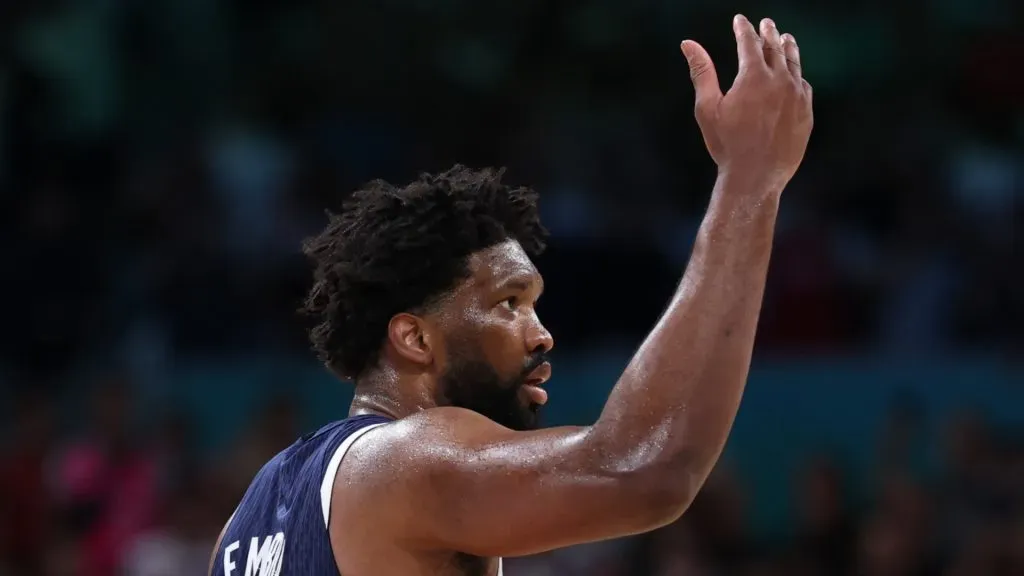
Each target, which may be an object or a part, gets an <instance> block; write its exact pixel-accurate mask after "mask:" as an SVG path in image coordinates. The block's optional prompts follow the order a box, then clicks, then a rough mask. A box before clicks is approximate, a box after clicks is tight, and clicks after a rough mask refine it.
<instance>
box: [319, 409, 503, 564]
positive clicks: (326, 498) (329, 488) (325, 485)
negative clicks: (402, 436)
mask: <svg viewBox="0 0 1024 576" xmlns="http://www.w3.org/2000/svg"><path fill="white" fill-rule="evenodd" d="M384 424H387V422H379V423H377V424H370V425H369V426H367V427H365V428H360V429H359V430H356V431H355V432H353V433H352V434H350V435H349V437H348V438H345V441H344V442H342V443H341V444H340V445H339V446H338V449H337V450H335V451H334V454H333V455H332V456H331V460H330V461H329V462H328V464H327V471H326V472H325V473H324V479H323V482H321V483H320V509H321V510H322V511H323V515H324V526H326V527H327V528H330V526H331V523H330V520H331V494H332V493H333V492H334V478H335V477H336V476H337V475H338V468H339V467H340V466H341V460H342V458H344V457H345V454H346V453H347V452H348V451H349V448H351V447H352V445H353V444H355V442H356V440H359V439H360V438H361V437H362V436H363V434H366V433H367V432H369V431H370V430H373V429H374V428H377V427H379V426H383V425H384ZM499 576H500V573H499Z"/></svg>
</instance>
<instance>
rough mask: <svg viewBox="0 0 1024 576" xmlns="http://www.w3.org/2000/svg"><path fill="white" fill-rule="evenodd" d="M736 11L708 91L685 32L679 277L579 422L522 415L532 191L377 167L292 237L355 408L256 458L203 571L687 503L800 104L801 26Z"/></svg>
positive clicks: (575, 523) (435, 546)
mask: <svg viewBox="0 0 1024 576" xmlns="http://www.w3.org/2000/svg"><path fill="white" fill-rule="evenodd" d="M733 28H734V31H735V35H736V42H737V45H738V52H739V61H740V62H739V64H740V65H739V73H738V76H737V78H736V81H735V82H734V84H733V85H732V87H731V88H730V89H729V91H728V92H727V93H726V94H724V95H723V94H722V93H721V91H720V89H719V82H718V78H717V76H716V73H715V68H714V66H713V65H712V62H711V59H710V58H709V56H708V54H707V52H706V51H705V50H704V49H703V48H702V47H701V46H699V45H698V44H696V43H695V42H692V41H686V42H683V44H682V51H683V53H684V54H685V56H686V58H687V60H688V62H689V66H690V72H691V76H692V78H693V82H694V86H695V88H696V94H697V95H696V116H697V121H698V123H699V125H700V128H701V131H702V132H703V136H704V140H705V143H706V144H707V147H708V150H709V151H710V153H711V156H712V158H713V159H714V161H715V162H716V163H717V165H718V179H717V182H716V184H715V188H714V191H713V192H712V194H711V201H710V206H709V208H708V211H707V214H706V216H705V218H704V222H703V225H702V227H701V229H700V232H699V234H698V236H697V240H696V245H695V247H694V251H693V256H692V258H691V261H690V264H689V267H688V269H687V271H686V274H685V275H684V276H683V278H682V282H681V283H680V286H679V289H678V290H677V292H676V294H675V295H674V296H673V297H672V299H671V301H670V302H669V305H668V307H667V310H666V311H665V313H664V315H663V316H662V318H661V319H660V320H659V321H658V322H657V324H656V325H655V327H654V329H653V330H652V331H651V333H650V335H649V336H648V337H647V338H646V340H645V341H644V342H643V344H642V345H641V346H640V349H639V350H638V351H637V353H636V355H635V356H634V358H633V360H632V361H631V362H630V364H629V366H628V367H627V368H626V370H625V372H624V373H623V374H622V376H621V378H620V379H619V381H618V383H617V384H616V386H615V388H614V390H613V391H612V393H611V397H610V398H609V399H608V402H607V404H606V406H605V408H604V411H603V412H602V414H601V416H600V418H599V419H598V420H597V422H596V423H595V424H594V425H593V426H587V427H562V428H551V429H545V430H534V429H533V428H534V425H535V423H536V415H537V409H538V407H540V406H542V405H543V404H544V403H545V402H546V401H547V399H548V392H547V391H546V390H545V388H544V387H543V385H544V383H545V382H546V381H547V380H548V377H549V376H550V375H551V366H550V364H548V362H547V361H546V357H547V353H548V352H549V351H550V350H551V347H552V344H553V343H552V339H551V335H550V334H548V332H547V330H546V329H545V328H544V327H543V326H542V325H541V323H540V320H539V319H538V318H537V315H536V313H535V311H534V305H535V304H536V302H537V300H538V298H540V297H541V293H542V292H543V290H544V282H543V280H542V278H541V276H540V274H538V272H537V270H536V269H535V268H534V265H533V263H532V262H531V257H532V256H534V255H536V254H537V253H538V252H540V251H541V250H542V248H543V239H544V230H543V228H542V227H541V225H540V222H539V220H538V216H537V208H536V204H535V202H536V196H535V194H534V193H533V192H532V191H530V190H527V189H523V188H509V187H507V186H505V185H504V184H502V183H501V181H500V178H501V172H500V171H492V170H484V171H481V172H475V171H471V170H467V169H465V168H461V167H456V168H454V169H452V170H450V171H448V172H445V173H442V174H439V175H425V176H423V177H421V178H420V179H419V180H417V181H416V182H413V183H412V184H410V185H408V186H406V187H404V188H396V187H393V186H390V185H388V184H387V183H384V182H377V183H374V184H372V185H371V186H369V187H368V188H367V189H365V190H361V191H359V192H356V193H355V195H354V196H353V197H352V198H351V199H350V200H349V201H347V202H346V204H345V206H344V210H343V211H342V213H341V214H340V215H335V216H332V217H331V220H330V224H329V226H328V227H327V229H326V230H325V231H324V232H323V233H322V234H321V235H320V236H318V237H316V238H314V239H312V240H310V241H309V242H308V243H307V245H306V252H307V253H308V254H309V255H310V256H311V257H312V259H313V260H314V261H315V262H316V272H315V283H314V285H313V289H312V292H311V293H310V295H309V298H308V301H307V311H308V312H310V313H312V314H313V315H314V316H315V317H316V318H317V319H318V320H319V325H318V326H317V327H316V328H315V329H314V330H313V331H312V340H313V343H314V345H315V347H316V348H317V350H318V351H319V353H320V356H321V357H322V359H323V360H324V362H325V363H326V364H327V366H328V367H330V368H331V369H332V370H333V371H334V372H335V373H337V374H338V375H339V376H342V377H346V378H351V379H353V380H354V381H355V385H356V389H355V398H354V400H353V402H352V406H351V409H350V411H349V417H348V418H347V419H345V420H341V421H339V422H336V423H333V424H329V425H327V426H326V427H324V428H322V429H321V430H319V431H318V432H316V433H314V434H310V435H308V436H304V437H303V438H301V439H300V440H299V441H298V442H296V443H295V444H294V445H292V446H291V447H290V448H288V449H287V450H285V451H284V452H282V453H281V454H279V455H278V456H276V457H275V458H274V459H273V460H271V461H270V462H269V463H268V464H267V465H266V466H265V467H264V468H263V469H262V470H261V471H260V472H259V473H258V474H257V476H256V478H255V479H254V480H253V483H252V486H251V487H250V488H249V490H248V492H247V493H246V495H245V497H244V498H243V499H242V501H241V503H240V504H239V506H238V508H237V510H236V511H235V513H234V515H233V516H232V517H231V518H230V519H229V520H228V523H227V525H226V526H225V528H224V531H223V533H222V534H221V538H220V540H219V542H218V544H217V547H216V549H215V551H214V555H213V559H212V566H211V573H212V574H214V575H217V576H243V575H244V576H279V575H281V574H284V575H286V576H338V575H339V574H341V575H344V576H417V575H431V576H436V575H473V576H484V575H485V576H494V575H496V574H498V575H500V574H501V572H502V569H501V557H502V556H518V555H526V554H533V553H538V552H543V551H546V550H551V549H553V548H559V547H563V546H569V545H573V544H578V543H582V542H589V541H595V540H602V539H607V538H615V537H618V536H625V535H628V534H636V533H638V532H645V531H649V530H653V529H655V528H658V527H659V526H663V525H665V524H667V523H670V522H672V521H674V520H675V519H677V518H678V517H679V516H680V515H681V514H682V513H683V512H684V511H685V510H686V508H687V506H688V505H689V504H690V502H691V501H692V500H693V498H694V496H695V495H696V494H697V491H698V490H699V489H700V487H701V485H702V484H703V482H704V480H705V478H707V476H708V474H709V472H710V471H711V469H712V467H713V466H714V464H715V461H716V460H717V459H718V456H719V453H720V452H721V450H722V447H723V445H724V444H725V441H726V437H727V436H728V433H729V429H730V427H731V426H732V422H733V418H734V416H735V414H736V410H737V407H738V405H739V402H740V397H741V395H742V392H743V387H744V384H745V381H746V378H747V372H748V368H749V363H750V356H751V351H752V348H753V343H754V332H755V327H756V325H757V319H758V314H759V310H760V307H761V297H762V292H763V289H764V282H765V274H766V271H767V268H768V258H769V252H770V249H771V242H772V232H773V229H774V225H775V218H776V213H777V211H778V207H779V197H780V194H781V192H782V189H783V188H784V187H785V185H786V183H787V182H788V181H789V180H790V178H791V177H792V176H793V174H794V173H795V172H796V170H797V167H798V166H799V165H800V162H801V160H802V158H803V155H804V150H805V148H806V146H807V140H808V137H809V135H810V132H811V124H812V114H811V89H810V86H809V85H808V84H807V83H806V82H805V81H803V79H802V78H801V73H800V56H799V53H798V51H797V45H796V42H795V40H794V39H793V38H792V37H791V36H789V35H785V36H780V34H779V31H778V30H777V29H776V27H775V25H774V24H773V23H772V22H771V21H770V20H764V21H762V22H761V25H760V33H758V31H756V30H755V29H754V27H753V26H752V25H751V24H750V23H749V22H748V21H747V20H746V19H745V18H743V17H742V16H737V17H736V18H735V20H734V23H733ZM607 296H608V298H607V305H608V306H624V305H628V303H625V302H619V301H618V300H617V296H616V295H615V294H608V295H607ZM598 317H599V316H597V317H595V318H598Z"/></svg>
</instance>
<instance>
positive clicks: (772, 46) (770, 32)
mask: <svg viewBox="0 0 1024 576" xmlns="http://www.w3.org/2000/svg"><path fill="white" fill-rule="evenodd" d="M761 41H762V51H763V52H764V61H765V63H766V64H768V67H769V68H771V69H772V70H783V69H785V67H786V53H785V52H783V51H782V38H780V37H779V29H778V27H777V26H775V22H773V21H772V19H771V18H764V19H763V20H761Z"/></svg>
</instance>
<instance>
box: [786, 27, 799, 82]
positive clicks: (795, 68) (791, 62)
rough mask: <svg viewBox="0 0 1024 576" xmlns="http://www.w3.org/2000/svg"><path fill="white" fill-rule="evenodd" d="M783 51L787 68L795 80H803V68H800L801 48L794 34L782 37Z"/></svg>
mask: <svg viewBox="0 0 1024 576" xmlns="http://www.w3.org/2000/svg"><path fill="white" fill-rule="evenodd" d="M782 50H783V52H785V54H786V67H788V68H789V73H790V74H792V75H793V78H796V79H797V80H800V79H801V78H803V74H804V73H803V68H802V67H801V66H800V47H799V46H797V44H796V38H794V37H793V35H792V34H789V33H786V34H783V35H782Z"/></svg>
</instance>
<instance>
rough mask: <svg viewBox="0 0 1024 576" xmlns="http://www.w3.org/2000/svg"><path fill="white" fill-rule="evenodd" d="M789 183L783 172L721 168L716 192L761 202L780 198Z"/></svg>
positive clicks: (716, 181)
mask: <svg viewBox="0 0 1024 576" xmlns="http://www.w3.org/2000/svg"><path fill="white" fill-rule="evenodd" d="M788 183H789V177H787V175H786V173H785V171H783V170H777V169H775V170H772V169H763V168H742V167H736V166H719V168H718V176H717V178H716V180H715V191H716V193H718V192H720V193H725V194H728V195H729V196H743V197H748V198H751V199H753V200H755V201H761V200H766V199H770V198H778V197H779V196H780V195H781V194H782V190H783V189H785V187H786V184H788Z"/></svg>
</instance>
